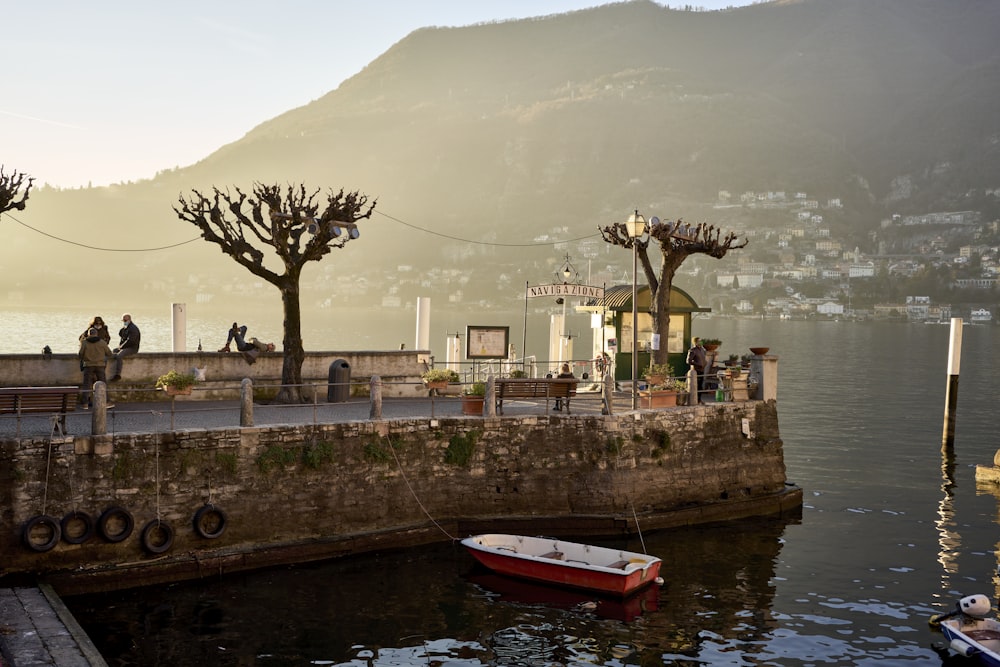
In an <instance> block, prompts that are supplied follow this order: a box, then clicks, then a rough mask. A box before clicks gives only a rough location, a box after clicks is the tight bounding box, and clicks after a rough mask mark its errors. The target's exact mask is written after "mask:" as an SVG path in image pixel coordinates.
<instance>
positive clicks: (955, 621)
mask: <svg viewBox="0 0 1000 667" xmlns="http://www.w3.org/2000/svg"><path fill="white" fill-rule="evenodd" d="M955 607H956V609H955V611H952V612H949V613H947V614H939V615H937V616H932V617H931V619H930V624H931V626H932V627H937V628H940V629H941V632H943V633H944V636H945V637H946V638H947V639H948V642H949V644H948V648H949V649H951V650H952V651H954V652H955V653H957V654H959V655H961V656H965V657H975V658H976V659H977V660H978V661H979V663H980V664H983V665H989V666H990V667H1000V621H997V620H996V619H994V618H987V616H989V614H990V612H991V611H992V609H991V608H990V600H989V598H988V597H986V596H985V595H969V596H967V597H964V598H962V599H961V600H959V601H958V603H957V604H956V605H955Z"/></svg>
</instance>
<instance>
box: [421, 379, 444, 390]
mask: <svg viewBox="0 0 1000 667" xmlns="http://www.w3.org/2000/svg"><path fill="white" fill-rule="evenodd" d="M424 386H425V387H427V388H428V389H447V388H448V381H447V380H424Z"/></svg>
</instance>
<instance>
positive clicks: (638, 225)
mask: <svg viewBox="0 0 1000 667" xmlns="http://www.w3.org/2000/svg"><path fill="white" fill-rule="evenodd" d="M625 231H626V232H628V235H629V238H631V239H632V409H633V410H635V409H636V408H637V407H638V403H639V400H638V398H639V387H638V385H637V384H636V381H635V380H636V376H637V375H639V311H638V306H637V305H636V301H637V299H638V292H639V288H638V285H637V283H636V271H637V270H638V268H639V250H638V245H639V237H640V236H642V235H643V234H644V233H645V231H646V218H644V217H642V216H641V215H640V214H639V209H636V211H635V213H633V214H632V215H630V216H629V217H628V220H626V221H625Z"/></svg>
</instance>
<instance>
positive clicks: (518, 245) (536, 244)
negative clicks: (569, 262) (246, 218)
mask: <svg viewBox="0 0 1000 667" xmlns="http://www.w3.org/2000/svg"><path fill="white" fill-rule="evenodd" d="M375 213H377V214H379V215H381V216H382V217H384V218H386V219H387V220H391V221H393V222H395V223H397V224H400V225H403V226H404V227H409V228H410V229H413V230H416V231H418V232H423V233H424V234H430V235H432V236H438V237H441V238H445V239H449V240H452V241H458V242H460V243H468V244H471V245H483V246H494V247H499V248H540V247H544V246H554V245H558V244H561V243H573V242H576V241H583V240H585V239H589V238H593V237H595V236H598V234H588V235H586V236H578V237H576V238H572V239H560V240H558V241H545V242H534V243H496V242H491V241H475V240H473V239H466V238H462V237H460V236H452V235H449V234H443V233H441V232H436V231H434V230H433V229H427V228H426V227H421V226H419V225H414V224H412V223H409V222H406V221H405V220H401V219H399V218H397V217H395V216H392V215H389V214H388V213H383V212H382V211H379V210H376V211H375ZM3 215H6V216H7V217H8V218H10V219H11V220H13V221H14V222H16V223H17V224H19V225H21V226H22V227H25V228H26V229H30V230H31V231H33V232H35V233H36V234H41V235H42V236H46V237H48V238H50V239H53V240H55V241H59V242H61V243H68V244H70V245H74V246H78V247H80V248H87V249H88V250H100V251H102V252H156V251H159V250H170V249H171V248H177V247H180V246H182V245H187V244H188V243H193V242H195V241H200V240H201V236H196V237H194V238H192V239H188V240H187V241H180V242H178V243H172V244H170V245H164V246H157V247H153V248H103V247H100V246H93V245H88V244H86V243H80V242H79V241H73V240H70V239H67V238H63V237H61V236H56V235H54V234H49V233H48V232H44V231H42V230H41V229H38V228H36V227H32V226H31V225H29V224H27V223H26V222H23V221H21V220H18V219H17V218H16V217H14V216H13V215H11V214H10V212H9V211H6V212H4V214H3Z"/></svg>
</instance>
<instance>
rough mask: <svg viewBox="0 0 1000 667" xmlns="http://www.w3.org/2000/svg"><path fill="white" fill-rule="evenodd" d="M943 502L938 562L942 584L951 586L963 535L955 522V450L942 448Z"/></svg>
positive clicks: (939, 516)
mask: <svg viewBox="0 0 1000 667" xmlns="http://www.w3.org/2000/svg"><path fill="white" fill-rule="evenodd" d="M941 493H942V494H943V495H942V497H941V502H940V503H938V518H937V520H936V521H935V522H934V524H935V525H936V526H937V529H938V562H939V563H941V585H942V587H943V588H950V586H951V584H950V579H951V577H950V576H949V575H953V574H955V573H957V572H958V564H957V554H958V550H959V547H960V546H961V536H960V535H959V534H958V530H957V526H956V524H955V450H954V449H952V448H951V447H943V448H942V449H941Z"/></svg>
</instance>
